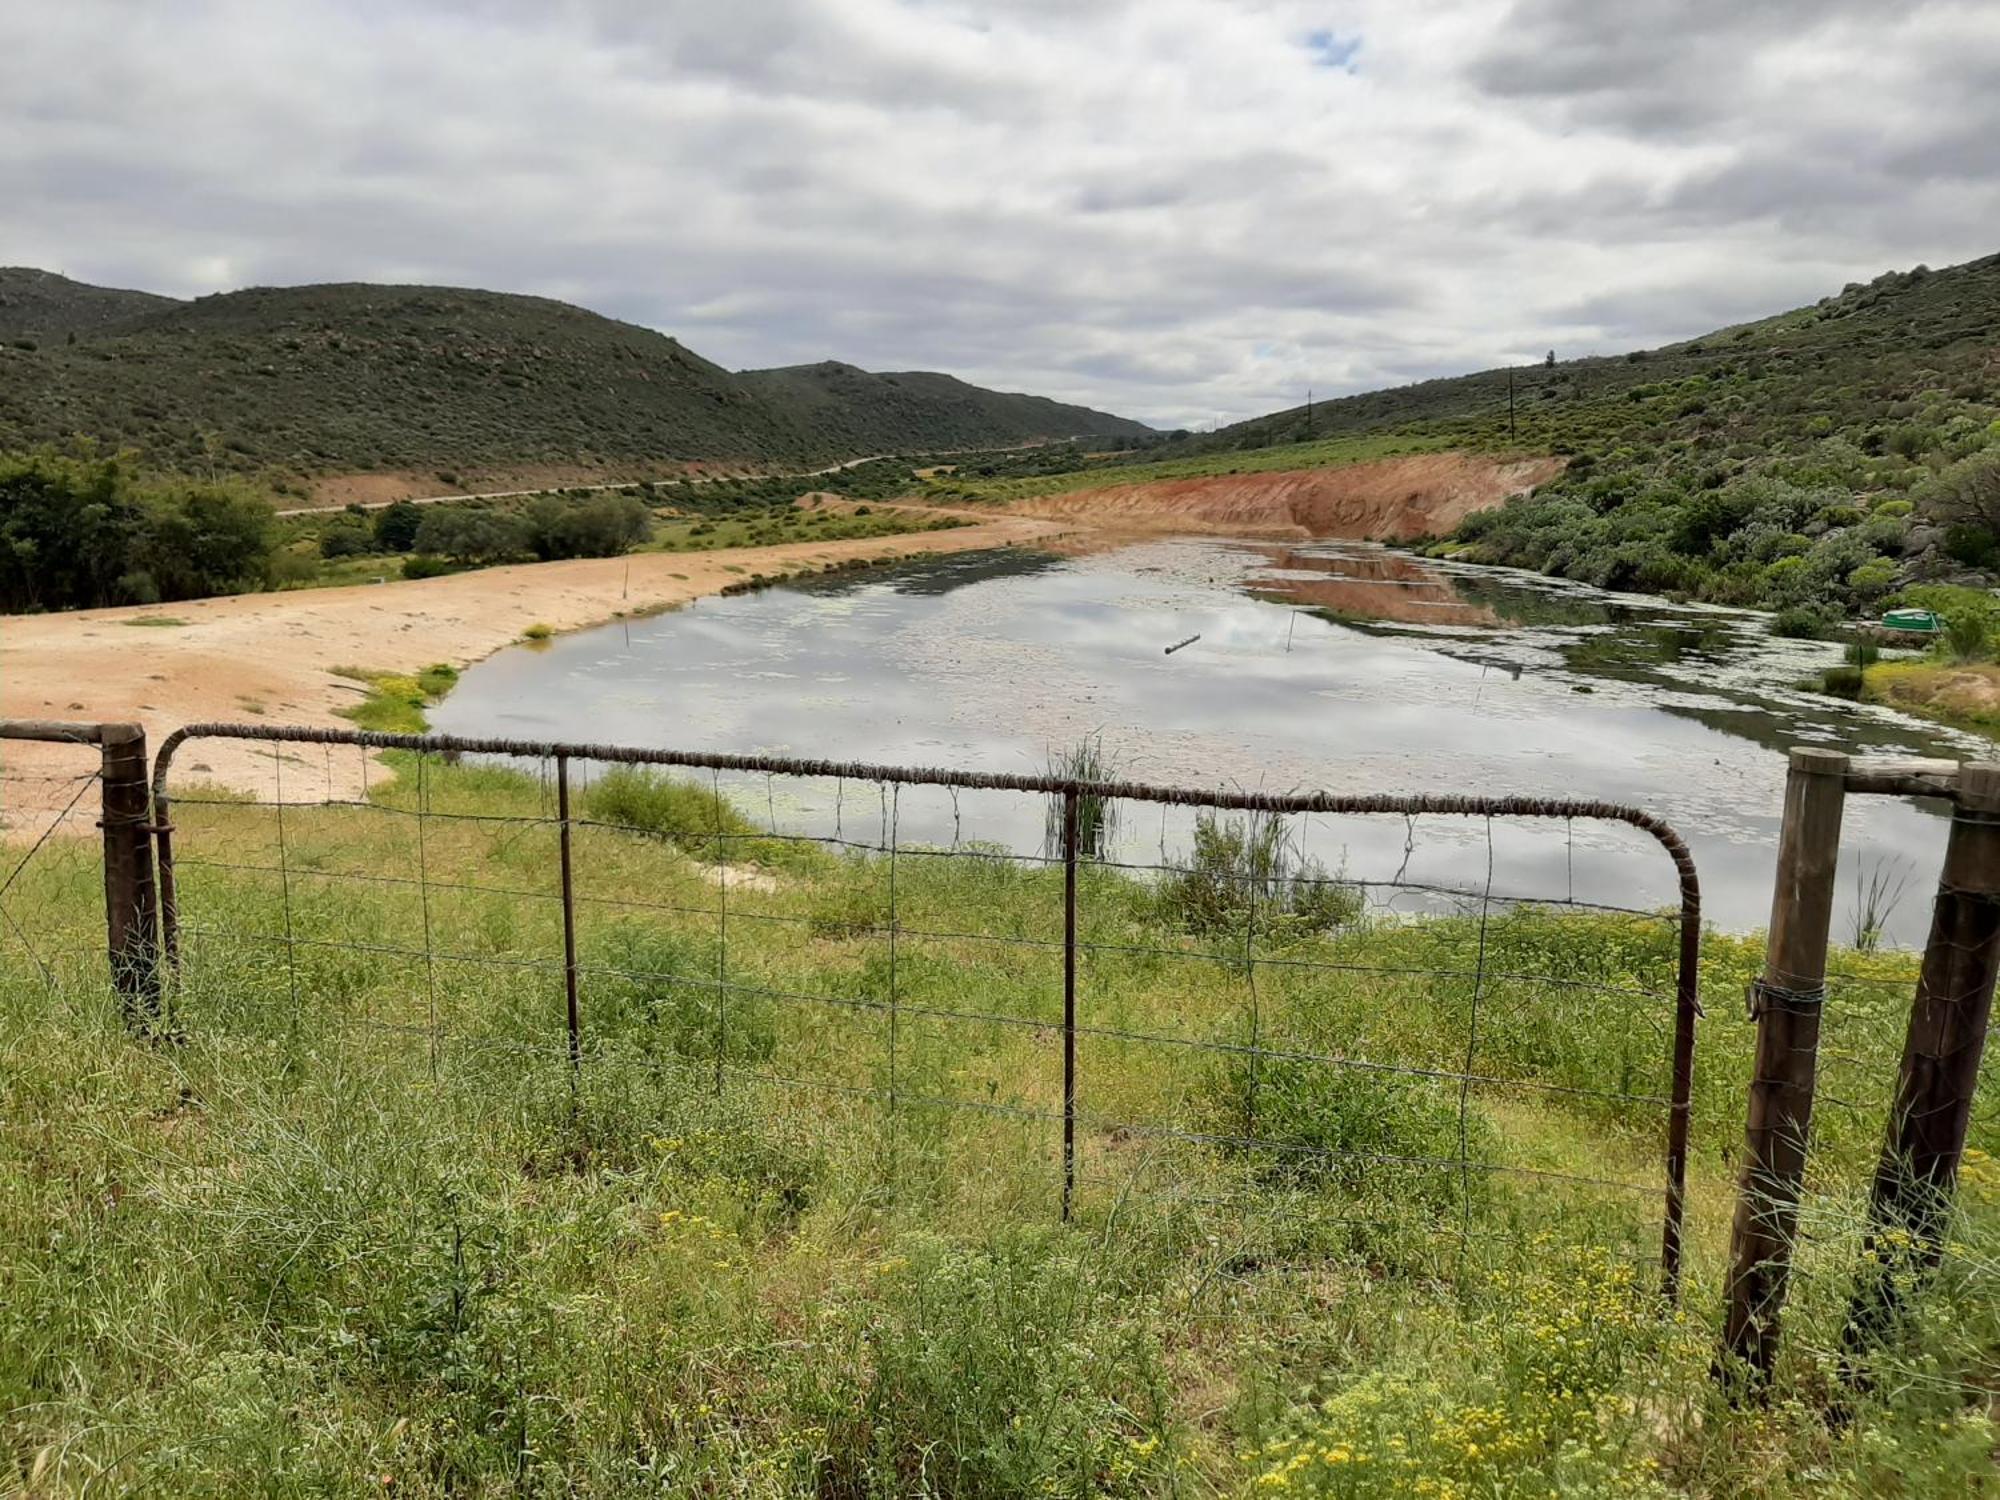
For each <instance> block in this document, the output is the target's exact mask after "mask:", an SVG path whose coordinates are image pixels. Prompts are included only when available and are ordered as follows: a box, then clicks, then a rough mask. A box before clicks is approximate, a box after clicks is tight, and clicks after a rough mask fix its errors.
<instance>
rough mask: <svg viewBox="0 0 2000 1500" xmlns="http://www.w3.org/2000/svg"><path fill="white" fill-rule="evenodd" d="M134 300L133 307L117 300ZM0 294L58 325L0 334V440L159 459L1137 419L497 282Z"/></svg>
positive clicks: (195, 464)
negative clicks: (747, 349)
mask: <svg viewBox="0 0 2000 1500" xmlns="http://www.w3.org/2000/svg"><path fill="white" fill-rule="evenodd" d="M133 297H137V298H140V299H142V300H143V305H141V304H136V303H133V302H130V301H120V300H117V299H129V298H133ZM0 299H4V301H0V307H4V308H5V309H8V310H15V309H16V308H17V305H18V320H17V321H18V326H19V327H21V328H22V329H24V330H32V329H33V328H36V327H45V328H48V329H51V330H58V329H59V330H60V332H61V334H62V337H61V339H60V340H57V339H55V338H51V337H47V336H41V337H37V336H35V335H34V334H33V332H32V331H26V332H23V334H22V335H21V336H19V337H12V336H9V339H8V341H7V342H6V343H5V344H4V345H0V449H5V448H10V447H11V448H23V447H29V446H33V445H36V444H40V443H45V442H52V441H62V440H66V439H68V438H70V437H73V436H75V435H78V434H82V435H85V436H88V437H91V438H93V439H96V440H97V441H98V442H100V443H102V444H105V445H108V446H112V447H123V446H129V447H133V448H136V449H138V450H139V451H140V453H141V454H142V456H143V457H144V459H145V460H146V461H147V462H149V463H150V464H153V465H156V466H158V467H161V468H179V469H190V468H206V467H210V466H216V467H223V468H229V469H236V470H240V471H245V472H254V471H261V470H270V469H282V470H289V471H292V472H295V473H299V474H314V473H333V472H352V471H366V470H386V469H402V470H423V471H430V470H445V471H457V470H461V469H465V470H479V469H504V468H510V467H519V466H523V465H534V464H561V465H574V466H583V467H605V468H611V467H621V466H622V467H628V468H629V467H631V466H634V465H641V464H653V463H673V462H678V461H692V460H711V461H714V460H726V461H738V462H745V463H754V464H771V465H787V464H797V463H800V462H805V461H813V460H821V459H834V458H845V457H851V456H855V455H857V454H860V453H863V452H869V451H880V450H882V449H888V448H900V449H925V448H943V447H958V446H967V445H976V444H987V445H1001V444H1009V443H1017V442H1026V441H1031V440H1034V439H1039V438H1045V437H1063V436H1070V435H1074V434H1078V433H1095V432H1113V431H1120V430H1124V431H1134V432H1137V431H1143V430H1144V429H1143V428H1140V427H1139V426H1138V424H1136V423H1128V422H1124V421H1122V420H1121V419H1119V418H1116V417H1110V416H1107V415H1105V414H1103V413H1097V412H1089V411H1086V410H1084V409H1082V408H1078V407H1065V406H1060V405H1058V404H1057V403H1054V402H1045V401H1038V400H1036V399H1035V398H1032V397H1022V396H1013V395H1002V394H999V393H996V392H990V391H983V390H980V389H979V388H978V387H975V386H968V385H965V384H963V383H962V382H959V381H955V380H952V379H950V377H947V376H933V375H923V376H902V375H899V376H867V375H864V374H862V373H861V372H859V371H855V372H853V374H854V376H856V377H858V378H856V379H852V380H841V381H837V382H833V383H832V385H831V387H828V386H827V385H826V384H825V383H824V382H820V381H815V380H813V379H810V378H800V376H799V372H792V371H776V372H762V373H752V374H749V375H745V376H738V375H735V374H732V373H730V372H729V371H727V370H725V369H723V368H722V367H721V366H719V365H716V364H712V363H710V362H709V361H708V360H705V359H703V358H701V357H700V356H699V355H697V354H695V353H693V352H692V351H690V350H688V349H686V348H684V347H683V346H682V345H681V344H680V343H679V342H678V341H677V340H675V339H672V338H669V337H667V336H665V335H663V334H660V333H656V332H654V331H652V330H650V329H646V328H640V327H636V326H634V325H632V324H629V323H620V322H617V321H615V320H613V319H610V318H604V317H600V316H598V315H597V314H595V313H591V312H587V311H584V310H583V309H581V308H576V307H571V306H569V305H567V304H565V303H561V302H553V301H549V300H546V299H544V298H539V297H523V296H514V295H510V294H503V293H497V292H483V291H469V290H461V289H456V288H446V287H421V286H372V285H361V284H349V285H328V286H305V287H281V288H270V287H260V288H253V289H250V290H247V291H240V292H230V293H225V294H222V295H220V296H214V297H203V298H200V299H199V300H197V301H194V302H187V303H178V302H172V301H169V300H167V299H155V298H149V297H146V296H145V294H143V293H111V292H106V291H103V290H102V289H98V288H89V287H82V286H80V285H79V284H77V283H73V282H62V281H61V279H60V278H51V277H48V276H47V275H46V273H42V272H20V271H7V272H0ZM114 310H115V311H116V313H117V316H116V317H113V316H111V314H112V312H113V311H114ZM99 314H101V316H100V315H99ZM135 314H136V315H135ZM5 316H6V314H5V313H0V318H4V317H5ZM65 320H66V321H65ZM6 326H8V325H7V324H6V323H5V322H4V321H0V329H4V328H5V327H6ZM71 334H74V335H75V337H74V338H73V339H72V338H71V337H70V335H71ZM815 368H822V369H823V368H825V367H815Z"/></svg>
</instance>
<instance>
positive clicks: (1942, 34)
mask: <svg viewBox="0 0 2000 1500" xmlns="http://www.w3.org/2000/svg"><path fill="white" fill-rule="evenodd" d="M31 12H32V14H30V13H31ZM1873 16H1874V13H1873V12H1872V11H1863V10H1862V9H1861V8H1860V7H1858V5H1856V4H1853V3H1849V0H1829V3H1824V4H1822V3H1814V4H1810V5H1808V4H1806V3H1805V0H1781V3H1779V4H1777V5H1775V6H1773V5H1768V4H1759V5H1754V6H1752V5H1745V6H1731V5H1724V4H1721V3H1720V0H1694V3H1692V4H1688V5H1684V6H1679V7H1674V8H1672V9H1671V11H1669V12H1663V11H1662V10H1661V8H1660V7H1658V6H1647V7H1640V6H1637V5H1633V4H1626V3H1604V4H1598V5H1587V4H1584V3H1582V0H1524V3H1522V4H1520V5H1515V6H1505V5H1502V4H1501V3H1500V0H1434V3H1427V4H1426V5H1424V6H1421V7H1417V6H1411V5H1408V4H1407V3H1405V0H1346V3H1345V4H1344V5H1343V6H1342V7H1341V13H1340V14H1339V15H1336V16H1330V15H1329V14H1328V13H1327V12H1326V11H1325V9H1324V6H1323V4H1322V3H1319V0H1088V3H1077V0H934V3H933V0H763V3H753V4H737V5H733V6H724V5H659V4H657V3H652V0H559V3H555V4H551V3H548V0H394V3H391V0H362V3H358V4H357V3H347V0H341V3H336V0H298V3H295V4H293V5H289V6H285V7H275V6H269V5H264V4H259V3H256V0H188V3H187V4H185V5H181V6H176V7H174V8H173V13H172V14H171V15H169V14H167V12H165V11H164V10H162V11H157V12H155V11H146V10H138V9H134V8H131V7H129V6H127V5H123V4H120V3H118V0H70V3H68V4H65V5H63V6H59V7H15V8H13V9H12V10H0V201H5V202H7V203H8V204H9V208H10V212H9V213H8V214H7V215H6V216H5V217H4V220H0V263H12V262H21V261H26V262H30V263H36V262H39V263H43V264H51V265H53V266H55V267H57V268H60V269H64V270H66V271H68V272H69V273H70V274H73V275H78V276H82V277H84V278H86V279H98V280H103V281H106V282H109V283H113V284H121V285H137V286H149V287H154V288H157V289H159V290H163V291H168V292H175V293H182V294H186V293H193V292H205V291H213V290H219V289H222V288H223V287H226V286H230V285H236V284H242V283H245V282H286V281H303V280H337V279H390V278H394V279H405V280H432V281H444V282H459V283H473V284H479V285H486V286H492V287H496V288H499V289H503V290H512V291H524V292H535V293H539V294H543V295H552V296H559V297H563V298H565V299H566V300H570V301H575V302H578V303H581V304H582V305H584V306H587V307H591V308H594V309H596V310H598V311H601V312H604V313H607V314H610V315H612V316H617V317H622V318H626V319H629V320H631V321H635V322H641V323H645V324H648V325H651V326H655V327H659V328H662V329H664V330H666V331H668V332H671V333H675V334H678V335H680V336H682V337H683V338H684V339H685V340H686V341H687V342H688V343H689V344H690V345H691V346H692V347H693V348H695V349H696V350H698V351H699V352H701V353H703V354H705V355H707V356H709V357H710V358H713V359H716V360H718V361H719V362H722V363H724V364H727V365H730V366H732V367H741V366H746V365H761V364H777V363H796V362H803V361H810V360H817V359H822V358H827V357H836V358H840V359H844V360H848V361H850V362H853V363H856V364H860V365H864V366H870V367H874V368H889V369H899V368H900V369H907V368H939V369H947V370H951V371H953V372H954V373H957V374H960V375H963V376H965V377H966V378H968V379H973V380H978V381H981V382H983V383H989V384H995V385H1000V386H1003V387H1006V388H1009V389H1028V390H1036V391H1041V392H1044V393H1046V394H1049V395H1052V396H1057V397H1060V398H1064V399H1070V400H1080V401H1087V402H1089V403H1091V404H1093V405H1099V406H1105V407H1109V408H1111V409H1114V410H1127V411H1130V412H1131V413H1132V414H1134V415H1138V416H1141V417H1146V418H1149V419H1153V420H1158V421H1161V422H1164V423H1167V424H1181V423H1187V422H1195V421H1199V422H1203V423H1205V422H1206V421H1208V420H1209V419H1210V418H1212V417H1214V416H1215V415H1217V414H1218V413H1220V414H1223V415H1225V416H1230V417H1234V416H1245V415H1250V414H1253V413H1255V412H1258V411H1261V410H1269V409H1272V408H1275V407H1277V406H1280V405H1289V404H1291V403H1293V402H1295V401H1296V400H1297V399H1298V397H1299V395H1300V394H1301V392H1302V390H1303V387H1304V386H1305V385H1306V384H1308V383H1310V384H1312V385H1313V386H1314V387H1315V388H1316V389H1317V390H1319V391H1320V392H1321V393H1322V394H1333V393H1336V392H1338V391H1340V390H1343V389H1355V388H1363V387H1366V386H1369V385H1374V384H1380V383H1400V382H1403V381H1407V380H1411V379H1419V378H1426V377H1429V376H1433V375H1438V374H1444V373H1450V372H1452V371H1455V370H1460V369H1467V368H1477V367H1481V366H1484V365H1489V364H1492V363H1494V362H1496V361H1497V360H1499V359H1501V358H1503V357H1511V356H1514V355H1518V354H1519V353H1520V352H1521V351H1523V350H1531V349H1539V348H1545V347H1547V346H1548V345H1549V344H1550V343H1557V344H1558V345H1559V346H1561V347H1562V348H1563V349H1564V350H1565V352H1569V351H1570V350H1571V349H1572V347H1575V348H1576V349H1577V352H1582V348H1583V346H1589V347H1592V348H1597V349H1600V350H1603V351H1605V352H1608V351H1610V350H1614V349H1616V348H1619V347H1623V346H1625V345H1626V344H1629V343H1640V342H1646V343H1650V342H1659V341H1663V340H1667V339H1672V338H1680V337H1687V336H1691V335H1693V334H1696V333H1699V332H1701V331H1703V330H1704V329H1705V328H1707V327H1709V326H1712V325H1714V324H1716V323H1719V322H1724V321H1729V320H1732V319H1735V318H1739V317H1745V316H1751V315H1754V314H1757V313H1760V312H1767V311H1775V310H1777V308H1778V307H1779V306H1782V305H1784V304H1785V303H1786V302H1787V301H1804V300H1809V299H1810V298H1811V297H1814V296H1818V295H1820V294H1821V293H1823V292H1825V291H1829V290H1833V289H1834V288H1836V287H1837V286H1838V285H1839V283H1840V282H1841V281H1843V280H1846V279H1850V278H1853V277H1857V276H1861V277H1865V276H1868V275H1872V274H1874V273H1875V272H1876V271H1879V270H1881V269H1884V268H1887V267H1890V266H1897V265H1908V264H1911V263H1914V262H1915V261H1918V260H1924V261H1928V262H1929V263H1931V264H1933V265H1940V264H1946V263H1949V262H1951V261H1953V260H1957V259H1965V258H1969V257H1971V256H1974V255H1978V254H1981V253H1985V252H1988V251H1991V250H1993V249H1994V248H1996V247H1995V246H1994V244H1993V243H1991V240H1992V234H1993V225H1994V224H1996V223H2000V169H1996V167H1995V165H1994V163H1993V162H1992V161H1990V160H1987V159H1985V155H1986V154H1990V153H1986V154H1983V153H1982V150H1981V147H1982V145H1983V144H1984V142H1985V141H1986V140H1990V139H1991V138H1992V132H1994V131H1995V130H2000V118H1996V115H1995V111H1996V108H2000V105H1996V103H1995V101H1994V100H1993V99H1992V98H1991V97H1989V96H1990V94H1991V93H1992V92H1993V91H1991V90H1989V89H1987V88H1986V87H1985V81H1986V80H1987V79H1988V78H1989V77H1990V76H1991V74H1992V72H1993V70H1994V69H1995V68H1996V67H2000V13H1996V12H1995V11H1994V9H1993V8H1992V7H1990V6H1986V7H1981V6H1979V5H1975V4H1957V5H1945V4H1932V5H1927V6H1922V7H1917V8H1915V9H1907V10H1901V11H1898V12H1897V13H1896V14H1895V15H1894V16H1893V17H1888V18H1877V19H1875V20H1874V21H1873V22H1872V24H1871V21H1870V18H1871V17H1873ZM1329 25H1332V26H1333V27H1334V29H1335V31H1336V32H1337V35H1338V37H1339V38H1340V39H1341V42H1342V45H1343V47H1344V46H1345V45H1346V44H1348V43H1350V42H1357V41H1358V43H1359V48H1360V50H1359V52H1358V53H1357V54H1356V59H1357V61H1358V62H1359V64H1360V66H1359V68H1358V70H1357V71H1356V72H1355V73H1354V74H1353V75H1352V76H1350V75H1349V74H1348V73H1346V72H1345V71H1343V70H1341V69H1338V68H1328V67H1323V66H1318V65H1316V57H1315V52H1314V49H1313V48H1312V47H1311V46H1308V45H1307V44H1306V41H1305V39H1307V38H1310V37H1311V36H1312V35H1313V34H1314V33H1315V32H1317V31H1323V30H1325V29H1326V28H1327V27H1328V26H1329ZM1323 50H1324V49H1322V51H1323ZM218 59H224V60H226V62H227V64H228V67H229V70H230V75H231V78H232V80H234V84H233V86H232V87H230V88H227V89H221V88H216V87H214V86H213V85H212V83H210V82H207V81H206V80H207V79H209V78H210V77H211V76H212V72H213V66H214V64H215V62H216V61H217V60H218ZM1774 79H1777V80H1781V81H1780V82H1773V81H1772V80H1774ZM1861 104H1865V106H1866V107H1865V109H1862V108H1860V107H1859V106H1860V105H1861Z"/></svg>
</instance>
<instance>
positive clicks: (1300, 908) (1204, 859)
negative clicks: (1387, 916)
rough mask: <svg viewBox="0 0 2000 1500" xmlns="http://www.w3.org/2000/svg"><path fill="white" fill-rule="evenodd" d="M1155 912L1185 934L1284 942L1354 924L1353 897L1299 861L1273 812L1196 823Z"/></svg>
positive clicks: (1213, 816) (1309, 862)
mask: <svg viewBox="0 0 2000 1500" xmlns="http://www.w3.org/2000/svg"><path fill="white" fill-rule="evenodd" d="M1158 902H1159V906H1160V908H1161V910H1162V912H1163V913H1165V914H1166V915H1167V916H1168V918H1169V919H1170V920H1172V921H1174V922H1176V923H1178V924H1179V925H1181V926H1183V927H1186V928H1187V929H1188V930H1189V931H1191V932H1200V933H1211V934H1212V933H1218V932H1227V931H1234V932H1243V931H1245V930H1247V928H1248V925H1249V924H1251V923H1252V922H1254V924H1255V928H1256V932H1257V935H1258V936H1259V937H1262V938H1265V939H1271V938H1283V937H1285V936H1288V935H1294V934H1299V933H1305V932H1330V931H1332V930H1333V929H1335V928H1338V927H1345V926H1348V925H1351V924H1352V923H1354V922H1356V921H1358V920H1359V919H1360V916H1361V909H1362V901H1361V894H1360V892H1359V891H1358V890H1357V889H1356V888H1355V887H1353V886H1351V885H1348V884H1345V883H1343V882H1342V881H1341V880H1340V879H1339V878H1338V877H1337V876H1334V875H1331V874H1329V873H1328V871H1327V870H1326V868H1325V867H1324V866H1323V865H1321V864H1320V863H1319V861H1318V860H1316V859H1312V858H1310V857H1305V856H1301V855H1300V854H1299V852H1298V850H1297V848H1296V847H1295V846H1294V844H1293V840H1292V833H1291V829H1290V827H1289V825H1288V824H1287V823H1286V822H1285V820H1284V819H1283V818H1281V817H1279V816H1278V815H1276V814H1274V813H1264V812H1244V813H1230V814H1226V815H1224V814H1217V813H1213V812H1206V811H1204V812H1201V813H1197V814H1196V816H1195V825H1194V840H1193V845H1192V847H1191V849H1190V851H1189V853H1188V856H1187V857H1186V858H1185V859H1184V860H1181V861H1178V862H1177V863H1176V864H1175V865H1174V867H1173V868H1172V869H1171V870H1169V871H1168V873H1167V875H1166V876H1165V877H1164V878H1163V879H1162V880H1161V882H1160V887H1159V893H1158Z"/></svg>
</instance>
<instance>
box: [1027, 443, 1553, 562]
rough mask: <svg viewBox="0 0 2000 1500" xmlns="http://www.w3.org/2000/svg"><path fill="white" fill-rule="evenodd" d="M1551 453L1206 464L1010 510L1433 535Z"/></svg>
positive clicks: (1234, 531)
mask: <svg viewBox="0 0 2000 1500" xmlns="http://www.w3.org/2000/svg"><path fill="white" fill-rule="evenodd" d="M1562 468H1563V461H1562V460H1561V459H1560V458H1546V457H1545V458H1511V459H1507V458H1491V457H1487V456H1485V455H1482V454H1476V453H1417V454H1410V455H1407V456H1404V457H1400V458H1384V459H1377V460H1375V461H1373V462H1371V463H1360V464H1346V465H1343V466H1341V467H1338V468H1331V469H1282V470H1275V471H1272V472H1269V473H1262V474H1212V475H1204V476H1202V477H1200V478H1194V479H1164V480H1156V481H1154V482H1152V483H1149V484H1123V485H1113V486H1110V487H1109V488H1106V489H1101V490H1082V491H1078V492H1076V493H1074V494H1065V495H1048V496H1042V497H1039V498H1036V499H1032V500H1023V501H1021V502H1020V503H1019V504H1017V505H1016V506H1014V507H1013V509H1014V510H1016V511H1019V512H1022V513H1025V514H1029V515H1039V516H1051V517H1060V518H1062V519H1065V520H1080V521H1088V522H1090V523H1092V524H1094V525H1097V524H1112V525H1119V526H1126V527H1133V528H1148V529H1152V530H1155V531H1179V532H1200V533H1205V534H1210V535H1227V536H1278V537H1286V538H1294V539H1305V538H1311V537H1328V538H1334V537H1337V538H1344V539H1349V540H1354V541H1371V542H1394V541H1408V540H1409V539H1411V538H1412V537H1420V536H1440V535H1443V534H1444V533H1446V532H1448V531H1451V530H1453V529H1454V528H1455V527H1456V526H1457V525H1458V523H1459V522H1460V521H1463V520H1464V519H1465V518H1466V517H1467V516H1469V515H1471V514H1473V512H1475V511H1481V510H1487V509H1490V508H1491V507H1493V506H1495V505H1498V504H1500V503H1501V502H1502V501H1504V500H1506V499H1507V497H1508V496H1510V495H1519V494H1523V493H1525V492H1527V491H1528V490H1530V489H1533V488H1534V487H1535V486H1536V485H1538V484H1545V483H1547V482H1548V481H1549V480H1551V479H1553V478H1555V476H1556V475H1558V474H1560V473H1561V472H1562Z"/></svg>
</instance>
